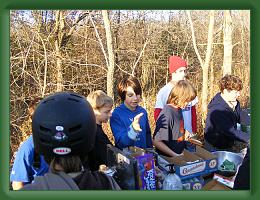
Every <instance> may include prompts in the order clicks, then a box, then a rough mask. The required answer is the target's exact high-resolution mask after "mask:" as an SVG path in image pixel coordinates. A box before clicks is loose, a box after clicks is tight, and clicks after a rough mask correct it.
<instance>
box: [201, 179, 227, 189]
mask: <svg viewBox="0 0 260 200" xmlns="http://www.w3.org/2000/svg"><path fill="white" fill-rule="evenodd" d="M202 190H231V189H230V188H228V187H227V186H225V185H223V184H221V183H219V182H218V181H216V180H211V181H210V182H208V183H207V184H206V185H204V186H203V187H202Z"/></svg>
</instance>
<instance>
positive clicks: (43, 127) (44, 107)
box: [22, 92, 119, 190]
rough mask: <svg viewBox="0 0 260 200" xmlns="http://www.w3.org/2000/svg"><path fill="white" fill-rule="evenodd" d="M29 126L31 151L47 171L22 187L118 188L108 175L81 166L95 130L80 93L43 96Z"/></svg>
mask: <svg viewBox="0 0 260 200" xmlns="http://www.w3.org/2000/svg"><path fill="white" fill-rule="evenodd" d="M32 130H33V140H34V145H35V151H36V152H37V153H39V154H41V155H43V156H44V159H45V160H46V162H47V163H48V164H49V165H50V171H49V172H48V173H46V174H45V175H44V176H42V177H37V178H36V179H35V180H34V182H33V183H31V184H28V185H26V186H25V187H24V188H22V190H78V189H84V190H86V189H119V187H115V186H118V185H117V183H116V182H115V181H114V179H113V178H112V177H108V176H107V175H105V174H102V172H90V171H88V170H87V169H84V167H83V164H82V163H83V160H84V159H87V154H88V153H89V152H90V151H91V150H92V148H93V146H94V143H95V133H96V123H95V116H94V112H93V109H92V107H91V105H90V104H89V103H88V101H86V99H85V98H84V97H83V96H81V95H79V94H76V93H72V92H58V93H54V94H53V95H50V96H48V97H46V98H45V99H43V100H42V101H41V102H40V104H39V105H38V106H37V108H36V110H35V113H34V115H33V119H32ZM87 179H88V180H87ZM50 182H53V183H55V182H56V184H52V185H48V183H50ZM58 184H59V185H58ZM75 185H76V186H77V187H76V186H75Z"/></svg>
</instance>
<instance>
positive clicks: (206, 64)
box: [187, 10, 215, 127]
mask: <svg viewBox="0 0 260 200" xmlns="http://www.w3.org/2000/svg"><path fill="white" fill-rule="evenodd" d="M214 13H215V11H214V10H211V11H210V12H209V25H208V39H207V50H206V56H205V60H203V59H202V58H201V55H200V53H199V51H198V48H197V42H196V37H195V32H194V27H193V22H192V19H191V15H190V11H189V10H188V11H187V15H188V18H189V22H190V25H191V32H192V42H193V46H194V49H195V52H196V55H197V57H198V59H199V62H200V65H201V67H202V74H203V83H202V94H201V99H202V100H201V105H202V116H203V118H202V119H203V121H202V123H203V127H204V120H205V119H206V113H207V104H208V102H207V99H208V73H209V62H210V57H211V52H212V43H213V33H214Z"/></svg>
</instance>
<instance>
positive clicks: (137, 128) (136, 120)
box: [132, 113, 144, 132]
mask: <svg viewBox="0 0 260 200" xmlns="http://www.w3.org/2000/svg"><path fill="white" fill-rule="evenodd" d="M143 115H144V113H139V114H138V115H136V116H135V117H134V121H133V123H132V126H133V129H134V131H136V132H141V131H142V129H141V127H140V124H139V121H140V118H141V117H142V116H143Z"/></svg>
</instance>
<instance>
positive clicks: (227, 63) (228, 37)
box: [223, 10, 233, 76]
mask: <svg viewBox="0 0 260 200" xmlns="http://www.w3.org/2000/svg"><path fill="white" fill-rule="evenodd" d="M223 24H224V25H223V45H224V59H223V76H225V75H226V74H231V73H232V68H231V66H232V49H233V46H232V18H231V11H230V10H225V11H224V23H223Z"/></svg>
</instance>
